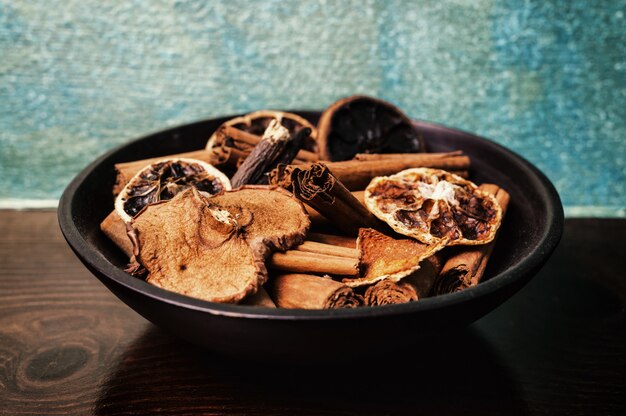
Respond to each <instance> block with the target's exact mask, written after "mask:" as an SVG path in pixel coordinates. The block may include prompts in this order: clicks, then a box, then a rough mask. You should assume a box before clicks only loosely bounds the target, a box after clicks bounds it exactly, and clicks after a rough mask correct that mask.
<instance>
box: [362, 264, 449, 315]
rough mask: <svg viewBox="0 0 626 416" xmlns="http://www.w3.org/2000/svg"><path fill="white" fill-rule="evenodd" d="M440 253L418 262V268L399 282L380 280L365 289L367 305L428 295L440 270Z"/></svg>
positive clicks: (410, 300) (392, 302)
mask: <svg viewBox="0 0 626 416" xmlns="http://www.w3.org/2000/svg"><path fill="white" fill-rule="evenodd" d="M441 266H442V261H441V254H440V253H437V254H434V255H432V256H430V257H428V258H427V259H424V260H423V261H422V262H421V263H420V269H419V270H417V271H416V272H415V273H413V274H411V275H409V276H407V277H405V278H403V279H402V280H401V281H399V282H394V281H392V280H382V281H380V282H378V283H376V284H375V285H373V286H370V287H368V288H367V290H366V291H365V295H364V299H365V303H366V305H368V306H379V305H391V304H397V303H407V302H412V301H416V300H419V299H422V298H425V297H427V296H428V295H429V293H430V291H431V288H432V286H433V283H434V282H435V279H436V278H437V276H438V275H439V272H440V271H441Z"/></svg>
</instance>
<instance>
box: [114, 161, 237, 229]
mask: <svg viewBox="0 0 626 416" xmlns="http://www.w3.org/2000/svg"><path fill="white" fill-rule="evenodd" d="M191 186H194V187H196V188H197V189H198V190H200V191H203V192H206V193H208V194H211V195H214V194H218V193H220V192H222V191H224V190H229V189H230V181H229V180H228V178H227V177H226V175H224V174H223V173H222V172H220V171H219V170H217V169H216V168H215V167H213V166H212V165H210V164H208V163H206V162H203V161H201V160H195V159H184V158H172V159H163V160H161V161H158V162H155V163H151V164H150V165H148V166H146V167H145V168H143V169H142V170H140V171H139V172H138V173H137V174H136V175H135V176H134V177H133V178H131V180H130V181H129V182H128V183H127V184H126V186H125V187H124V189H123V190H122V191H121V192H120V193H119V195H118V196H117V199H116V200H115V211H116V212H117V214H118V215H119V216H120V218H122V219H123V220H124V221H125V222H129V221H131V219H132V218H133V217H134V216H135V215H137V214H138V213H139V212H140V211H141V210H142V209H143V208H144V207H145V206H147V205H149V204H152V203H155V202H159V201H165V200H169V199H172V198H173V197H174V196H175V195H176V194H178V193H180V192H181V191H184V190H185V189H187V188H189V187H191Z"/></svg>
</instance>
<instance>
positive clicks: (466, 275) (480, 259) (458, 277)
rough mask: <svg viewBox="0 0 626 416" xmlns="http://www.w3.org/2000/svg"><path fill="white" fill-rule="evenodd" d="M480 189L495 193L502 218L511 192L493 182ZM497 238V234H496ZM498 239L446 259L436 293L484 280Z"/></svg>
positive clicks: (455, 290) (453, 290)
mask: <svg viewBox="0 0 626 416" xmlns="http://www.w3.org/2000/svg"><path fill="white" fill-rule="evenodd" d="M479 189H481V190H483V191H485V192H489V193H490V194H492V195H494V196H495V197H496V199H497V200H498V203H499V204H500V207H501V208H502V218H503V219H504V214H505V213H506V209H507V207H508V204H509V200H510V197H509V194H508V192H506V191H505V190H504V189H502V188H500V187H498V186H497V185H493V184H483V185H481V186H480V187H479ZM496 238H497V235H496ZM495 243H496V240H495V239H494V240H493V241H491V242H490V243H488V244H483V245H478V246H468V247H462V248H459V251H458V252H457V253H456V254H454V255H453V256H452V257H450V258H449V259H448V261H446V263H445V264H444V266H443V269H442V270H441V273H440V274H439V277H438V278H437V280H436V281H435V285H434V286H433V294H434V295H442V294H445V293H452V292H457V291H460V290H463V289H467V288H468V287H471V286H475V285H477V284H478V283H480V281H481V280H482V277H483V275H484V273H485V269H486V267H487V263H488V261H489V257H491V253H492V252H493V248H494V246H495Z"/></svg>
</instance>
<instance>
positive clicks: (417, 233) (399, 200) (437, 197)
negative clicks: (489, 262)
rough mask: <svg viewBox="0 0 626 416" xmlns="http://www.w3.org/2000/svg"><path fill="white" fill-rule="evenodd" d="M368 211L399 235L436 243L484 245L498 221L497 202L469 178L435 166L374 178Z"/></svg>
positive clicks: (367, 195)
mask: <svg viewBox="0 0 626 416" xmlns="http://www.w3.org/2000/svg"><path fill="white" fill-rule="evenodd" d="M364 198H365V204H366V205H367V207H368V209H369V210H370V211H371V212H372V213H373V214H374V215H376V216H377V217H378V218H380V219H381V220H383V221H385V222H386V223H387V224H389V225H390V226H391V228H393V229H394V230H395V231H396V232H398V233H399V234H403V235H406V236H409V237H413V238H416V239H417V240H419V241H421V242H423V243H426V244H434V243H438V242H441V241H445V242H446V244H447V245H457V244H467V245H474V244H485V243H488V242H490V241H492V240H493V238H494V237H495V235H496V231H497V230H498V227H499V226H500V222H501V219H502V210H501V208H500V206H499V204H498V202H497V200H496V199H495V198H494V197H493V196H492V195H489V194H487V193H486V192H483V191H481V190H479V189H478V187H477V186H476V185H475V184H473V183H472V182H470V181H468V180H465V179H463V178H461V177H460V176H457V175H454V174H451V173H449V172H446V171H443V170H439V169H429V168H414V169H407V170H404V171H402V172H399V173H397V174H395V175H391V176H381V177H377V178H374V179H373V180H372V182H371V183H370V184H369V186H368V187H367V188H366V189H365V197H364Z"/></svg>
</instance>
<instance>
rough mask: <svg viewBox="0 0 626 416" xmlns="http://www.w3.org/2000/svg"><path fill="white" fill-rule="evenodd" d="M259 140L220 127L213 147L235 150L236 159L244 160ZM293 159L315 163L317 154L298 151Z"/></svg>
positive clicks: (250, 134)
mask: <svg viewBox="0 0 626 416" xmlns="http://www.w3.org/2000/svg"><path fill="white" fill-rule="evenodd" d="M300 131H302V130H300ZM296 134H297V133H296ZM309 135H310V132H309ZM261 140H262V138H261V137H260V136H257V135H256V134H252V133H248V132H247V131H245V130H240V129H238V128H236V127H233V126H222V127H220V129H219V130H218V131H217V132H216V140H215V143H214V144H213V146H214V147H222V148H224V147H228V148H231V149H234V150H237V151H239V152H238V153H237V154H238V157H241V158H245V157H247V155H248V154H249V153H250V151H251V150H252V149H253V148H254V147H255V146H256V145H257V144H259V143H260V142H261ZM295 158H297V159H299V160H301V161H306V162H316V161H317V160H318V157H317V154H315V153H314V152H310V151H308V150H304V149H299V150H298V151H297V152H296V155H295Z"/></svg>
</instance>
